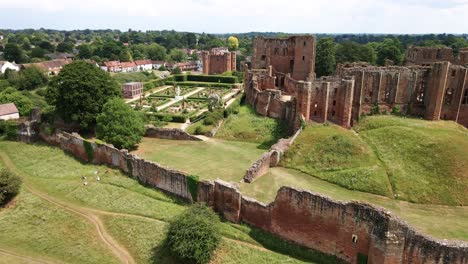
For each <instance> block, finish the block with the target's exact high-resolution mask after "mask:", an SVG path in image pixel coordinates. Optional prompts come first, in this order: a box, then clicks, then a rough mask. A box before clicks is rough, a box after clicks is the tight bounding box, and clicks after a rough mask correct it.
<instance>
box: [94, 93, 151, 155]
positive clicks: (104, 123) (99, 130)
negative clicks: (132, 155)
mask: <svg viewBox="0 0 468 264" xmlns="http://www.w3.org/2000/svg"><path fill="white" fill-rule="evenodd" d="M144 133H145V128H144V122H143V117H142V115H141V113H139V112H137V111H135V110H133V109H132V108H131V107H130V106H129V105H127V104H126V103H125V102H124V101H123V100H122V99H120V98H113V99H110V100H109V101H108V102H107V103H106V104H105V105H104V107H103V109H102V113H101V114H99V115H98V117H97V125H96V136H97V137H98V138H99V139H102V140H104V141H105V142H108V143H111V144H113V145H114V146H116V147H117V148H125V149H133V148H134V147H135V145H136V144H138V143H139V142H140V140H141V138H142V137H143V134H144Z"/></svg>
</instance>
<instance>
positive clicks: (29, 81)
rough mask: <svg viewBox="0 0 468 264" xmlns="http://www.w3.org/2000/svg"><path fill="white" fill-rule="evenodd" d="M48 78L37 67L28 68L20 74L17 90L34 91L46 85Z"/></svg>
mask: <svg viewBox="0 0 468 264" xmlns="http://www.w3.org/2000/svg"><path fill="white" fill-rule="evenodd" d="M47 82H48V78H47V76H46V74H45V73H44V71H42V70H40V69H39V68H37V67H28V68H26V69H24V70H22V71H21V72H20V77H19V81H18V88H19V89H20V90H34V89H36V88H38V87H40V86H43V85H46V84H47Z"/></svg>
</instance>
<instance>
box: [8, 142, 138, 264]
mask: <svg viewBox="0 0 468 264" xmlns="http://www.w3.org/2000/svg"><path fill="white" fill-rule="evenodd" d="M0 158H1V159H2V161H3V163H4V164H5V166H6V167H7V168H9V169H10V170H12V171H13V172H15V173H16V174H17V175H20V176H21V178H23V180H24V186H25V187H26V189H27V190H28V191H29V192H31V193H32V194H34V195H36V196H38V197H40V198H42V199H43V200H46V201H48V202H49V203H51V204H54V205H56V206H58V207H60V208H63V209H65V210H67V211H69V212H72V213H74V214H76V215H79V216H81V217H83V218H85V219H86V220H88V221H89V222H91V223H92V224H93V225H94V226H95V228H96V231H97V233H98V235H99V238H100V239H101V240H102V241H103V242H104V244H105V245H106V246H107V247H108V248H109V250H111V251H112V253H113V254H114V255H115V256H116V257H117V258H118V259H119V260H120V262H122V263H126V264H134V263H136V262H135V260H134V259H133V257H132V256H131V255H130V253H129V252H128V251H127V249H125V248H124V247H123V246H121V245H120V244H119V243H118V242H117V241H116V240H115V239H114V238H113V237H112V236H111V235H110V234H109V233H107V231H106V229H105V228H104V224H103V223H102V221H101V219H100V218H99V217H98V216H97V215H96V214H95V213H94V212H95V211H94V210H90V209H87V208H84V207H80V206H76V205H72V204H68V203H64V202H62V201H59V200H57V199H56V198H53V197H51V196H49V195H47V194H45V193H43V192H41V191H39V190H37V189H35V188H34V187H32V186H31V185H30V184H29V183H28V181H27V178H26V177H25V176H24V174H23V173H22V172H21V171H19V170H18V168H17V167H16V165H15V164H14V163H13V162H12V161H11V160H10V158H9V157H8V156H7V155H6V154H5V153H4V152H1V151H0Z"/></svg>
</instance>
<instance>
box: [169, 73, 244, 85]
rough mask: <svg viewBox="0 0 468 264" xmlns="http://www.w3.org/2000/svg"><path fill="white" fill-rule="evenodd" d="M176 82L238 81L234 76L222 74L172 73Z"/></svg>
mask: <svg viewBox="0 0 468 264" xmlns="http://www.w3.org/2000/svg"><path fill="white" fill-rule="evenodd" d="M173 77H174V80H175V81H176V82H209V83H230V84H235V83H238V82H239V81H238V79H237V77H235V76H223V75H192V74H177V75H173Z"/></svg>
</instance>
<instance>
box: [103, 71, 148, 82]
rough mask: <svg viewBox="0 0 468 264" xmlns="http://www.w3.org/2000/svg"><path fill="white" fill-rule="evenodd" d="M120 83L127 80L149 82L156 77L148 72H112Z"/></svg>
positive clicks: (113, 76)
mask: <svg viewBox="0 0 468 264" xmlns="http://www.w3.org/2000/svg"><path fill="white" fill-rule="evenodd" d="M111 75H112V78H114V80H116V81H117V82H118V83H120V84H122V83H127V82H147V81H150V80H151V79H154V76H153V75H151V74H148V73H146V72H119V73H113V74H111Z"/></svg>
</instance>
